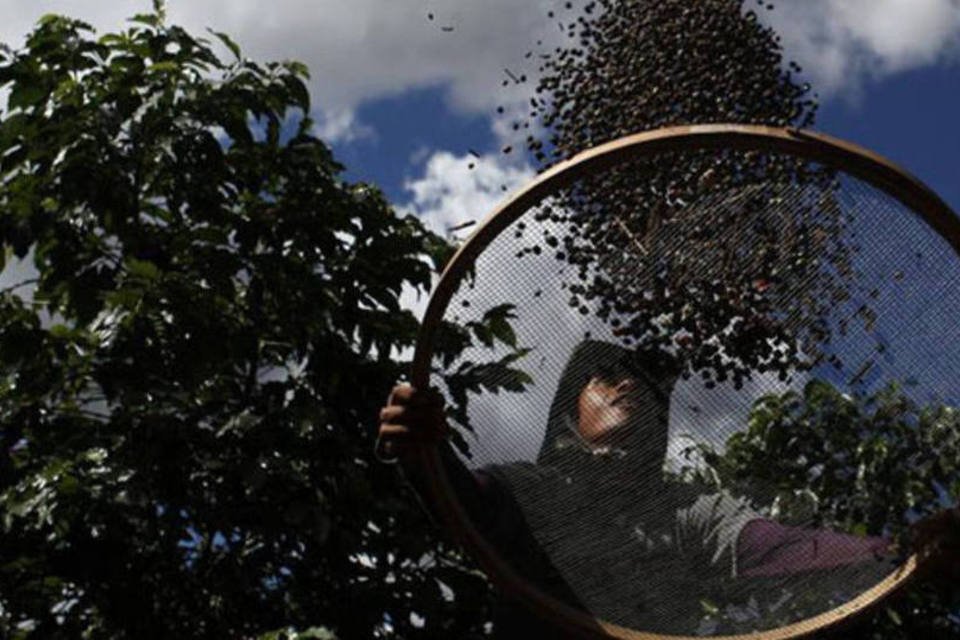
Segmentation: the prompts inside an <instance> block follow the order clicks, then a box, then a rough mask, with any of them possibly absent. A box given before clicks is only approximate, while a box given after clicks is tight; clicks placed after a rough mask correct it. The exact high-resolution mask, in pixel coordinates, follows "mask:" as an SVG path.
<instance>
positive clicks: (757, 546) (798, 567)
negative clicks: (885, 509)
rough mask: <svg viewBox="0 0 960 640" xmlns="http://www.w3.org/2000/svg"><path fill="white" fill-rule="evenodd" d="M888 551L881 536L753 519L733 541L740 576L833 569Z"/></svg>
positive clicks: (888, 546) (883, 555)
mask: <svg viewBox="0 0 960 640" xmlns="http://www.w3.org/2000/svg"><path fill="white" fill-rule="evenodd" d="M889 552H890V542H889V541H888V540H886V539H885V538H875V537H874V538H870V537H868V538H861V537H859V536H852V535H846V534H842V533H835V532H832V531H826V530H819V529H804V528H799V527H788V526H785V525H782V524H778V523H776V522H773V521H772V520H766V519H763V518H757V519H755V520H751V521H750V522H748V523H747V524H746V525H745V526H744V527H743V529H742V530H741V531H740V535H739V538H738V540H737V556H738V565H739V568H740V575H742V576H744V577H758V576H775V575H789V574H796V573H802V572H806V571H816V570H823V569H833V568H837V567H841V566H846V565H851V564H856V563H860V562H866V561H868V560H879V559H882V558H883V557H885V556H887V555H888V554H889Z"/></svg>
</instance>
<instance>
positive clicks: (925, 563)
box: [911, 506, 960, 585]
mask: <svg viewBox="0 0 960 640" xmlns="http://www.w3.org/2000/svg"><path fill="white" fill-rule="evenodd" d="M911 534H912V535H911V539H912V543H913V550H914V552H916V553H917V555H918V557H919V560H920V564H921V568H922V570H923V573H924V575H925V577H926V578H927V579H928V580H930V581H932V582H934V583H937V584H949V585H955V584H957V583H958V582H960V506H955V507H953V508H951V509H946V510H944V511H941V512H939V513H935V514H934V515H932V516H928V517H926V518H924V519H922V520H920V521H918V522H916V523H915V524H914V525H913V527H911Z"/></svg>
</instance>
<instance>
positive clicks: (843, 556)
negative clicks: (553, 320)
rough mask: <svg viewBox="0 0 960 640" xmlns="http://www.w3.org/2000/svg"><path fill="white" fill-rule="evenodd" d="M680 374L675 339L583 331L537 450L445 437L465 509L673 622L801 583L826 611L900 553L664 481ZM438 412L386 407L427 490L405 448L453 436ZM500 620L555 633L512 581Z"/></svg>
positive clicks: (481, 526) (569, 575) (549, 573)
mask: <svg viewBox="0 0 960 640" xmlns="http://www.w3.org/2000/svg"><path fill="white" fill-rule="evenodd" d="M677 377H678V367H677V365H676V363H675V362H674V361H673V360H672V359H671V358H670V356H668V355H667V354H664V353H660V352H640V351H635V350H628V349H625V348H623V347H620V346H618V345H614V344H610V343H607V342H602V341H597V340H587V341H584V342H583V343H581V344H580V345H578V347H577V348H576V349H575V350H574V352H573V354H572V355H571V356H570V358H569V360H568V362H567V364H566V366H565V368H564V371H563V373H562V375H561V377H560V381H559V383H558V386H557V391H556V393H555V395H554V399H553V402H552V404H551V408H550V412H549V415H548V419H547V428H546V433H545V435H544V439H543V443H542V445H541V448H540V452H539V454H538V456H537V459H536V462H514V463H507V464H499V465H488V466H487V467H483V468H480V469H475V470H469V469H467V468H466V467H465V466H464V464H463V463H462V462H461V461H460V459H459V458H458V457H457V455H456V454H455V453H454V452H453V451H452V449H450V447H449V446H446V445H444V446H441V448H440V454H441V458H442V460H443V461H444V463H445V469H446V470H447V477H448V478H449V479H450V481H451V483H452V484H453V485H454V488H455V490H456V493H457V495H458V497H459V498H460V499H461V500H462V501H463V506H464V508H465V509H466V511H467V514H468V516H469V517H470V519H471V522H472V523H473V525H474V526H475V528H476V529H477V530H478V531H480V533H481V534H482V535H483V536H484V537H485V538H486V539H487V540H488V541H489V542H491V543H492V544H493V545H494V547H495V548H496V549H498V552H499V553H500V554H501V555H502V556H503V559H504V560H506V561H507V562H508V563H509V564H510V565H511V566H512V567H513V568H514V569H516V570H517V571H518V573H519V574H520V575H522V576H524V578H526V579H528V580H530V581H531V582H533V583H534V584H536V585H537V587H538V589H540V590H541V591H542V592H545V593H547V594H549V595H551V596H553V597H554V598H556V599H558V600H560V601H562V602H565V603H567V604H569V605H571V606H574V607H577V608H580V609H583V610H586V611H588V612H589V613H590V615H592V616H594V617H596V618H599V619H604V620H607V621H612V622H614V623H617V624H620V625H621V626H627V627H632V628H635V629H641V630H644V631H649V632H655V633H667V634H676V633H705V632H706V633H710V632H712V631H711V629H710V628H704V627H703V626H702V624H701V622H700V621H701V620H702V618H703V616H702V614H703V602H705V601H706V602H710V601H713V602H719V601H728V602H731V603H732V604H731V605H730V607H728V611H729V612H730V613H731V614H732V615H734V616H737V615H740V616H743V615H744V612H743V610H742V609H743V607H741V608H740V610H738V608H737V607H738V606H740V605H738V604H737V603H740V604H743V603H746V602H748V600H749V598H750V597H754V599H755V595H756V594H758V593H759V594H765V595H766V596H768V598H769V600H770V602H771V603H772V604H774V605H776V601H777V600H778V598H780V596H781V595H782V594H789V593H805V594H808V595H809V594H815V595H816V597H817V598H819V601H818V602H816V603H813V605H814V606H815V607H819V611H822V610H825V608H827V606H828V604H829V603H833V604H839V602H842V601H843V600H844V599H847V598H849V597H851V596H852V595H856V593H859V592H861V591H863V590H864V589H866V588H868V587H869V586H872V585H873V584H875V583H876V582H877V581H878V580H879V579H881V578H882V577H884V576H886V575H888V574H889V573H890V572H891V571H892V570H893V569H894V568H895V566H896V558H895V554H894V552H893V549H892V548H891V545H890V542H889V541H888V540H886V539H884V538H876V537H858V536H851V535H844V534H841V533H837V532H832V531H826V530H818V529H807V528H798V527H789V526H785V525H782V524H779V523H777V522H774V521H772V520H770V519H767V518H764V517H762V516H761V515H760V514H759V513H758V512H757V511H755V510H754V509H753V508H752V507H751V505H750V502H749V501H748V500H747V499H745V498H743V497H737V496H734V495H731V494H730V493H729V492H727V491H724V490H719V491H718V490H716V489H709V488H705V487H699V486H694V485H690V484H686V483H680V482H671V481H668V480H667V479H666V478H665V476H664V474H663V465H664V460H665V457H666V453H667V445H668V417H669V407H670V393H671V391H672V389H673V387H674V385H675V382H676V379H677ZM443 415H444V414H443V404H442V398H441V397H440V395H439V394H438V393H437V392H435V391H434V390H423V391H420V390H416V389H413V388H412V387H410V386H404V385H402V386H398V387H396V388H395V389H394V390H393V392H392V393H391V397H390V399H389V400H388V403H387V406H386V407H384V408H383V409H382V410H381V413H380V439H381V440H382V441H383V442H385V443H386V444H387V445H389V446H390V447H391V448H393V449H394V450H395V451H396V452H397V453H398V454H399V456H400V459H401V461H402V462H403V465H404V469H405V471H406V472H407V476H408V478H410V480H411V481H412V482H413V484H414V486H415V487H418V488H419V489H420V490H421V491H422V490H423V486H422V485H423V483H424V482H425V479H424V478H423V477H422V475H421V474H420V470H419V469H418V468H417V467H416V465H414V464H412V463H411V462H410V461H411V460H412V459H413V458H412V457H410V456H407V455H406V453H408V452H410V451H412V450H413V449H414V448H415V447H417V446H421V445H423V444H425V443H429V444H438V443H440V442H442V441H444V440H445V439H446V435H447V434H448V433H449V426H448V425H447V424H446V421H445V420H444V417H443ZM933 528H935V527H933ZM691 589H695V590H696V591H695V593H697V594H698V597H692V596H691V593H694V592H691V591H690V590H691ZM780 603H781V604H782V598H780ZM807 604H808V605H809V604H811V603H807ZM744 606H747V605H744ZM750 606H752V607H753V608H754V609H756V605H755V604H753V605H750ZM747 608H749V606H748V607H747ZM819 611H818V612H819ZM754 614H756V611H754ZM691 624H693V625H694V626H693V627H691ZM697 625H699V626H697ZM494 628H495V630H496V631H495V632H496V633H497V637H525V636H527V635H530V636H533V634H537V636H536V637H540V636H546V635H547V634H550V635H551V636H552V637H557V635H558V634H559V630H557V629H551V628H550V625H549V622H548V621H545V620H540V619H539V618H537V617H536V616H535V615H534V614H533V613H531V612H530V611H528V610H527V609H526V608H525V607H523V606H522V605H519V603H517V602H515V601H514V600H512V599H510V598H509V597H508V596H506V595H503V594H502V595H501V597H500V599H499V600H498V602H497V607H496V611H495V616H494Z"/></svg>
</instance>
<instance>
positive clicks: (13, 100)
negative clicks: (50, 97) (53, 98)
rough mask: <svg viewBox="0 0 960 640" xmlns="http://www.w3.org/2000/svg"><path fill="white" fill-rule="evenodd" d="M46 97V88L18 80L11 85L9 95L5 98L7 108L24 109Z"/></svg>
mask: <svg viewBox="0 0 960 640" xmlns="http://www.w3.org/2000/svg"><path fill="white" fill-rule="evenodd" d="M46 97H47V90H46V89H45V88H44V87H42V86H40V85H38V84H31V83H29V82H18V83H17V84H15V85H14V86H13V89H12V90H11V92H10V97H9V98H8V99H7V107H8V108H9V109H18V108H20V109H25V108H28V107H32V106H34V105H35V104H37V103H38V102H40V101H41V100H43V99H44V98H46Z"/></svg>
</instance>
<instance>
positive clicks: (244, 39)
mask: <svg viewBox="0 0 960 640" xmlns="http://www.w3.org/2000/svg"><path fill="white" fill-rule="evenodd" d="M558 4H559V3H558V2H557V1H556V0H525V1H524V2H516V1H515V0H484V1H483V2H468V1H466V0H419V1H416V2H391V1H388V0H350V2H344V1H343V0H310V1H307V0H274V1H273V2H270V3H266V2H263V1H262V0H229V1H228V0H206V1H204V2H187V1H185V0H170V1H169V7H168V14H169V18H170V21H172V22H175V23H177V24H181V25H183V26H184V27H186V28H187V29H189V30H190V31H191V32H192V33H195V34H200V35H202V34H205V29H206V28H207V27H212V28H214V29H216V30H218V31H223V32H226V33H228V34H230V35H231V36H232V37H233V38H234V39H235V40H236V41H237V42H238V44H239V45H240V46H241V48H242V50H243V53H244V55H245V56H248V57H250V58H252V59H255V60H260V61H265V60H279V59H296V60H300V61H302V62H304V63H306V64H307V65H308V66H309V68H310V71H311V75H312V80H311V82H310V85H311V86H310V88H311V95H312V96H313V97H314V100H315V102H316V104H315V106H316V107H319V108H320V109H322V110H323V111H324V112H326V113H328V114H330V115H329V116H328V117H327V119H326V122H327V124H326V125H325V128H323V129H322V131H324V133H326V134H327V135H329V136H332V137H333V138H338V137H341V136H343V137H345V139H350V137H351V136H355V135H356V134H357V132H358V129H357V128H356V127H357V125H358V123H355V122H354V121H353V119H352V118H353V115H352V112H353V111H355V109H356V107H357V106H358V105H360V104H362V103H364V102H366V101H369V100H373V99H380V98H386V97H391V96H395V95H398V94H401V93H403V92H405V91H409V90H411V89H417V88H421V89H422V88H427V87H436V86H442V87H445V88H446V90H447V91H448V96H449V99H450V104H451V106H452V107H453V108H454V109H456V110H460V111H463V112H470V113H482V112H492V110H493V109H494V108H495V107H496V106H497V105H499V104H502V103H505V102H506V103H516V102H518V101H520V100H526V99H529V95H528V94H529V91H530V90H531V87H530V85H529V84H522V85H513V84H511V85H510V86H508V87H506V88H504V87H502V86H501V81H502V80H503V79H505V78H506V75H505V71H504V69H505V68H509V69H511V71H512V72H513V73H515V74H516V75H517V76H518V77H519V76H521V75H524V74H526V75H528V76H530V77H531V78H532V77H533V72H534V71H535V64H536V57H535V56H534V57H531V58H530V59H525V58H524V56H525V54H526V52H527V51H530V50H533V49H534V48H536V47H535V45H536V41H537V40H538V39H542V40H543V43H544V44H543V46H544V47H547V46H550V45H551V44H552V43H553V42H555V41H557V40H558V39H559V38H560V37H561V35H560V32H559V30H558V29H557V28H556V25H555V24H554V23H553V21H549V20H547V19H546V12H547V10H548V9H550V8H556V7H557V5H558ZM149 10H150V2H148V1H147V0H139V1H132V0H114V1H112V2H109V3H106V2H104V3H87V2H80V1H79V0H35V1H34V2H30V3H24V2H18V1H16V0H0V14H2V15H3V16H4V19H3V21H2V23H0V41H4V42H7V43H9V44H11V45H14V46H20V45H21V44H22V42H23V37H24V35H25V34H26V33H27V32H28V31H29V30H30V29H31V28H32V25H33V24H34V23H35V21H36V20H37V19H38V18H39V17H40V16H41V15H43V14H45V13H64V14H67V15H71V16H73V17H77V18H80V19H82V20H85V21H87V22H90V23H91V24H92V25H94V26H95V27H96V28H97V29H98V31H99V32H101V33H102V32H104V31H107V30H111V31H112V30H117V29H120V28H123V27H124V24H125V23H124V20H125V18H127V17H129V16H132V15H133V14H135V13H143V12H146V11H149ZM429 14H432V15H433V19H432V20H431V19H429V17H428V15H429ZM224 53H225V55H226V56H227V57H228V58H229V54H227V53H226V52H225V51H224ZM528 82H529V81H528ZM360 124H362V123H360ZM359 131H361V132H362V129H360V130H359Z"/></svg>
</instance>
